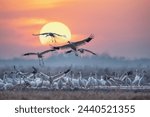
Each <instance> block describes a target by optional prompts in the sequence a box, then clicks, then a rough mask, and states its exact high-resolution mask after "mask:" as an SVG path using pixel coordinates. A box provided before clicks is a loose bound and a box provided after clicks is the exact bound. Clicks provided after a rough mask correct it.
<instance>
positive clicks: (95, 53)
mask: <svg viewBox="0 0 150 117" xmlns="http://www.w3.org/2000/svg"><path fill="white" fill-rule="evenodd" d="M83 50H84V51H86V52H89V53H91V54H93V55H97V54H96V53H94V52H92V51H90V50H88V49H83Z"/></svg>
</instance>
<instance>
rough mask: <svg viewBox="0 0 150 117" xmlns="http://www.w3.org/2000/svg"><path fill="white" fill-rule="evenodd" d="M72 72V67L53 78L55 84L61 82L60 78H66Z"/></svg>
mask: <svg viewBox="0 0 150 117" xmlns="http://www.w3.org/2000/svg"><path fill="white" fill-rule="evenodd" d="M70 70H71V67H70V68H69V69H67V70H66V71H64V72H62V73H60V74H57V75H55V76H52V78H53V79H54V82H55V81H57V80H59V79H60V78H62V77H63V76H65V75H66V74H67V73H68V72H70Z"/></svg>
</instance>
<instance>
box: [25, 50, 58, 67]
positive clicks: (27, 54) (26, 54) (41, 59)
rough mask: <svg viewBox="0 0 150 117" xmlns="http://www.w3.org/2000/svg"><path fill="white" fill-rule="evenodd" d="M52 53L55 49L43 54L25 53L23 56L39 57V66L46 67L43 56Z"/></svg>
mask: <svg viewBox="0 0 150 117" xmlns="http://www.w3.org/2000/svg"><path fill="white" fill-rule="evenodd" d="M52 51H55V50H53V49H49V50H45V51H43V52H29V53H25V54H23V56H33V55H34V56H37V57H38V59H39V65H40V66H43V65H44V61H43V55H44V54H46V53H48V52H52Z"/></svg>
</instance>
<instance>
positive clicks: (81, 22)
mask: <svg viewBox="0 0 150 117" xmlns="http://www.w3.org/2000/svg"><path fill="white" fill-rule="evenodd" d="M54 21H58V22H62V23H64V24H66V25H67V26H68V27H69V28H70V30H71V33H72V39H73V41H75V40H80V39H81V40H82V39H84V38H86V37H88V36H89V35H90V34H91V33H92V34H94V35H95V38H94V40H93V41H91V42H90V43H89V44H87V45H85V46H84V47H85V48H89V49H90V50H92V51H94V52H96V53H98V54H101V53H108V54H110V55H111V56H125V57H128V58H150V1H149V0H1V1H0V58H3V59H5V58H6V59H9V58H17V57H20V56H21V55H22V54H23V53H25V52H34V51H35V52H36V51H43V50H45V49H49V47H48V46H43V45H41V43H40V41H39V38H38V37H34V36H32V34H33V33H39V31H40V29H41V28H42V26H43V25H45V24H46V23H49V22H54Z"/></svg>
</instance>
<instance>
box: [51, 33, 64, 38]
mask: <svg viewBox="0 0 150 117" xmlns="http://www.w3.org/2000/svg"><path fill="white" fill-rule="evenodd" d="M53 34H54V35H57V36H60V37H65V38H66V35H60V34H57V33H53Z"/></svg>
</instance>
